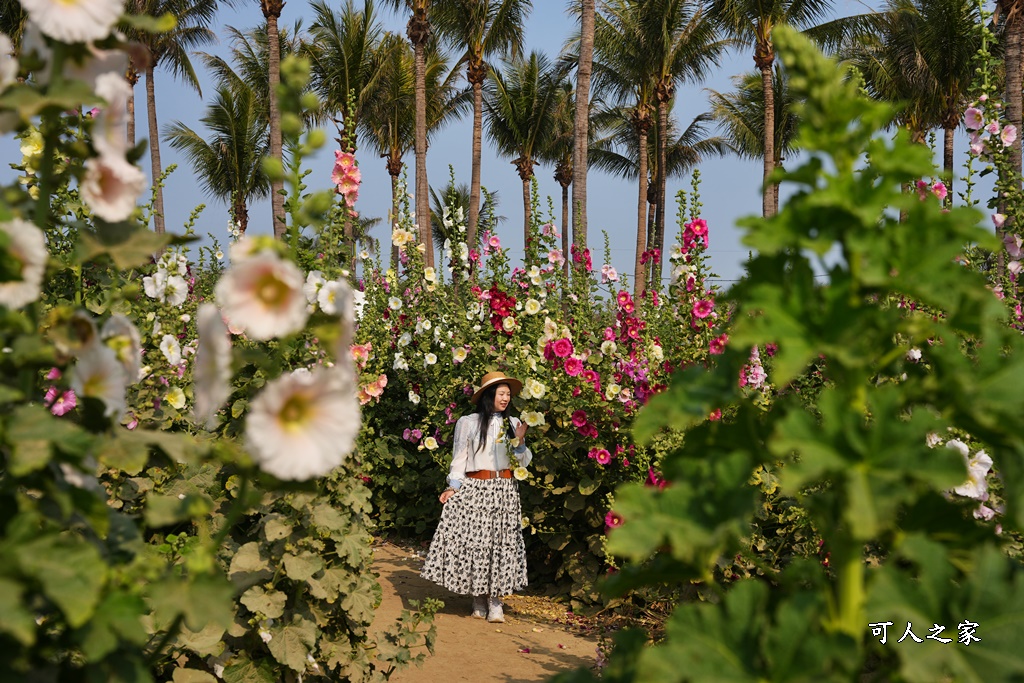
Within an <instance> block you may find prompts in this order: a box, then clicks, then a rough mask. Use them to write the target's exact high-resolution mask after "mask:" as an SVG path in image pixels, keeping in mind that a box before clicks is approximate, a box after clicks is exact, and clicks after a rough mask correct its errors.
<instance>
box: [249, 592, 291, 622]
mask: <svg viewBox="0 0 1024 683" xmlns="http://www.w3.org/2000/svg"><path fill="white" fill-rule="evenodd" d="M287 601H288V596H287V595H285V594H284V593H282V592H281V591H276V590H269V591H268V590H267V589H265V588H264V587H263V586H253V587H252V588H250V589H249V590H247V591H245V593H243V594H242V597H241V598H240V599H239V602H241V603H242V604H243V605H245V606H246V608H248V610H249V611H250V612H252V613H253V614H262V615H263V616H264V617H266V618H268V619H278V618H280V617H281V615H282V614H284V606H285V603H286V602H287Z"/></svg>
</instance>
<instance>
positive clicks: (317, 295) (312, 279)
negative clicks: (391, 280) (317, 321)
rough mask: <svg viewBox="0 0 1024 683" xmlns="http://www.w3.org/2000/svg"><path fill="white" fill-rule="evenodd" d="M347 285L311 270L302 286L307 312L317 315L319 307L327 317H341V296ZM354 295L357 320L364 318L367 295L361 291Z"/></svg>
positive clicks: (353, 300) (354, 312)
mask: <svg viewBox="0 0 1024 683" xmlns="http://www.w3.org/2000/svg"><path fill="white" fill-rule="evenodd" d="M343 287H346V285H344V284H342V281H341V280H328V279H326V278H325V277H324V274H323V273H322V272H320V271H319V270H311V271H309V272H308V273H307V274H306V281H305V283H304V284H303V285H302V293H303V294H305V296H306V310H307V312H309V313H311V314H312V313H315V312H316V309H317V308H318V307H319V309H320V310H321V311H323V312H324V313H326V314H327V315H339V314H340V313H341V307H340V300H339V298H338V297H339V295H340V293H341V292H342V288H343ZM351 294H352V297H353V298H352V305H353V314H354V315H355V316H356V319H357V320H358V319H359V318H361V317H362V315H363V306H364V305H365V303H366V295H365V294H363V293H362V292H360V291H354V292H352V293H351ZM303 324H305V323H303Z"/></svg>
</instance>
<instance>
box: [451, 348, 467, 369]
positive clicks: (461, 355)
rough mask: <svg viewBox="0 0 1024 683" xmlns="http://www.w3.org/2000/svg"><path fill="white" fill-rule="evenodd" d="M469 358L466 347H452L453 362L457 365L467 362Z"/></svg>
mask: <svg viewBox="0 0 1024 683" xmlns="http://www.w3.org/2000/svg"><path fill="white" fill-rule="evenodd" d="M467 356H469V352H468V351H467V350H466V347H465V346H453V347H452V362H453V363H455V364H456V365H458V364H459V363H461V362H463V361H464V360H466V357H467Z"/></svg>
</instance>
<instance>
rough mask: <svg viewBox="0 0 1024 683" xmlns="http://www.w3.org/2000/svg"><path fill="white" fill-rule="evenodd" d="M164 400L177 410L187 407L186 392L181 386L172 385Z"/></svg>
mask: <svg viewBox="0 0 1024 683" xmlns="http://www.w3.org/2000/svg"><path fill="white" fill-rule="evenodd" d="M164 400H165V401H167V403H168V405H170V406H171V407H172V408H174V409H175V410H181V409H182V408H184V407H185V392H184V391H182V390H181V387H171V390H170V391H168V392H167V394H166V395H165V396H164Z"/></svg>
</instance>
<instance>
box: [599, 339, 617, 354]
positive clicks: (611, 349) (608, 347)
mask: <svg viewBox="0 0 1024 683" xmlns="http://www.w3.org/2000/svg"><path fill="white" fill-rule="evenodd" d="M617 348H619V347H618V345H617V344H616V343H615V342H613V341H612V340H611V339H605V340H604V341H603V342H601V353H603V354H604V355H606V356H610V355H611V354H613V353H615V350H616V349H617Z"/></svg>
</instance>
